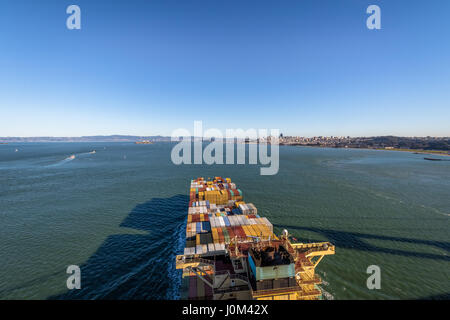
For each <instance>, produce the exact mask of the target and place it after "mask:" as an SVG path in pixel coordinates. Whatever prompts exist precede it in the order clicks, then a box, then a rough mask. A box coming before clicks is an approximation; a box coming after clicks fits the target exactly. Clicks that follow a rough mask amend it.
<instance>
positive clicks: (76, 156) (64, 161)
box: [46, 150, 97, 167]
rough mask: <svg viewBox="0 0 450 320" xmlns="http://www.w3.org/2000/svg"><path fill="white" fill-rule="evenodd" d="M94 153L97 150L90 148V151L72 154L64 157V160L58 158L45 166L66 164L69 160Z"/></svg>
mask: <svg viewBox="0 0 450 320" xmlns="http://www.w3.org/2000/svg"><path fill="white" fill-rule="evenodd" d="M96 153H97V152H96V151H95V150H92V151H90V152H83V153H77V154H72V155H70V156H69V157H67V158H65V159H64V160H60V161H58V162H56V163H53V164H50V165H48V166H46V167H58V166H61V165H64V164H66V163H69V162H71V161H73V160H75V159H77V158H81V157H83V156H88V155H92V154H96Z"/></svg>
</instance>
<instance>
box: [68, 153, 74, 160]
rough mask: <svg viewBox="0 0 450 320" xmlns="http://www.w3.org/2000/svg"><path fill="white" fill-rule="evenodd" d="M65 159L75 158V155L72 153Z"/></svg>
mask: <svg viewBox="0 0 450 320" xmlns="http://www.w3.org/2000/svg"><path fill="white" fill-rule="evenodd" d="M67 159H72V160H73V159H75V155H74V154H73V155H71V156H70V157H69V158H67Z"/></svg>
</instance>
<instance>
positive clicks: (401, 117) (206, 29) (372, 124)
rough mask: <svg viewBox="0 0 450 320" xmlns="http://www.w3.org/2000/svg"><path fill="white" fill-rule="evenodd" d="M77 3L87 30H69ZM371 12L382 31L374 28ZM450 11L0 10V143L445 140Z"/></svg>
mask: <svg viewBox="0 0 450 320" xmlns="http://www.w3.org/2000/svg"><path fill="white" fill-rule="evenodd" d="M70 4H77V5H79V6H80V7H81V11H82V29H81V30H68V29H67V28H66V18H67V17H68V15H67V14H66V8H67V6H68V5H70ZM370 4H377V5H379V6H380V7H381V13H382V21H381V24H382V30H377V31H372V30H368V29H367V28H366V18H367V17H368V15H367V14H366V13H365V11H366V8H367V7H368V5H370ZM449 17H450V1H448V0H433V1H425V0H421V1H412V0H408V1H406V0H405V1H401V0H396V1H393V0H389V1H377V0H371V1H365V0H329V1H325V0H323V1H318V0H296V1H288V0H283V1H275V0H271V1H262V0H202V1H200V0H177V1H171V0H148V1H137V0H134V1H118V0H114V1H113V0H111V1H106V0H103V1H94V0H89V1H84V0H70V1H65V0H54V1H32V0H29V1H22V0H5V1H2V3H1V6H0V111H1V112H0V136H47V135H50V136H80V135H97V134H131V135H154V134H163V135H170V134H171V132H172V130H174V129H176V128H179V127H184V128H188V129H190V130H192V127H193V121H194V120H203V122H204V126H205V127H208V128H209V127H216V128H219V129H222V130H223V129H225V128H243V129H248V128H268V129H270V128H279V129H281V131H282V132H283V133H284V134H285V135H303V136H314V135H351V136H370V135H387V134H394V135H408V136H413V135H417V136H423V135H436V136H450V18H449Z"/></svg>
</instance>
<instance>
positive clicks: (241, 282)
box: [176, 177, 335, 300]
mask: <svg viewBox="0 0 450 320" xmlns="http://www.w3.org/2000/svg"><path fill="white" fill-rule="evenodd" d="M290 239H291V237H290V236H289V234H288V232H287V230H284V231H283V234H282V235H280V236H277V235H275V234H274V232H273V225H272V224H271V223H270V221H269V220H268V219H267V218H265V217H261V216H260V214H258V210H257V208H256V206H255V205H253V204H252V203H245V202H244V201H243V195H242V191H241V190H240V189H238V188H237V187H236V184H234V183H232V182H231V179H229V178H226V179H222V178H221V177H215V178H214V179H208V180H205V179H204V178H198V179H195V180H192V181H191V188H190V202H189V208H188V216H187V225H186V246H185V248H184V254H183V255H178V256H177V257H176V268H177V269H182V270H183V275H182V277H183V284H182V289H181V291H182V292H181V298H182V299H195V300H204V299H210V300H228V299H238V300H252V299H258V300H304V299H320V298H321V296H322V292H321V289H320V287H319V286H318V285H319V284H320V283H321V279H320V277H319V276H317V275H316V274H315V268H316V266H317V265H318V264H319V262H320V261H321V259H322V258H323V257H324V256H325V255H332V254H334V253H335V247H334V245H332V244H331V243H329V242H320V243H292V242H291V240H290Z"/></svg>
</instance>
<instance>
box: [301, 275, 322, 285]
mask: <svg viewBox="0 0 450 320" xmlns="http://www.w3.org/2000/svg"><path fill="white" fill-rule="evenodd" d="M297 282H298V284H300V285H305V284H306V285H308V284H319V283H321V282H322V279H321V278H320V277H319V276H318V275H314V277H305V276H302V275H300V279H299V280H297Z"/></svg>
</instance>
